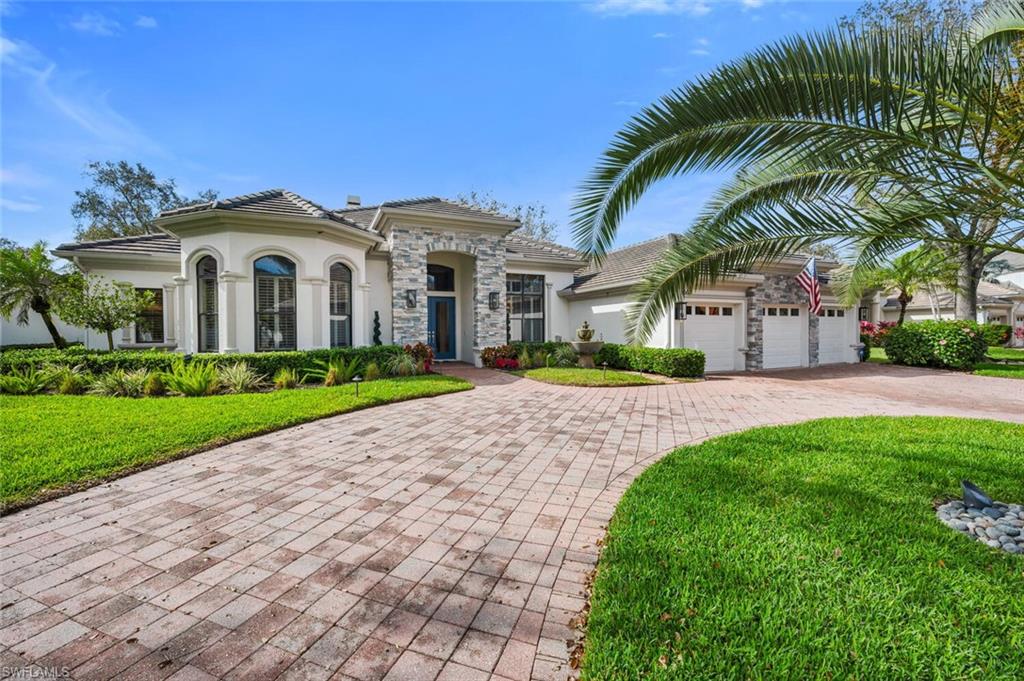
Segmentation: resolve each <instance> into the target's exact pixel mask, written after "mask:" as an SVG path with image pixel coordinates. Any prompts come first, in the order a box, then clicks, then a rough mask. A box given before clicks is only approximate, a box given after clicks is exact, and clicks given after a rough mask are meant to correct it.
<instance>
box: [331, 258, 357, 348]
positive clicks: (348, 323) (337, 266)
mask: <svg viewBox="0 0 1024 681" xmlns="http://www.w3.org/2000/svg"><path fill="white" fill-rule="evenodd" d="M336 271H338V272H340V271H344V272H345V273H346V274H347V275H348V280H347V281H339V282H337V283H339V284H348V296H347V299H346V300H345V301H344V303H345V309H346V310H347V311H346V312H345V313H344V314H336V313H335V295H334V291H335V286H334V285H335V283H336V282H335V280H334V273H335V272H336ZM352 280H353V275H352V268H351V267H349V266H348V265H347V264H346V263H344V262H341V261H340V260H339V261H337V262H334V263H331V266H330V267H329V268H328V269H327V333H328V343H329V344H330V347H332V348H350V347H352ZM335 321H342V322H344V328H345V335H346V336H347V338H348V342H347V343H336V342H335V337H334V322H335Z"/></svg>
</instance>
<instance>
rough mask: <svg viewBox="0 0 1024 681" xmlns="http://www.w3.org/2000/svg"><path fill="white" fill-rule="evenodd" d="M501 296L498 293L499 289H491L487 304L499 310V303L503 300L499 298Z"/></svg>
mask: <svg viewBox="0 0 1024 681" xmlns="http://www.w3.org/2000/svg"><path fill="white" fill-rule="evenodd" d="M500 297H501V294H500V293H498V292H497V291H491V292H490V293H488V294H487V305H488V306H489V307H490V308H491V309H492V310H497V309H498V304H499V303H500V302H501V301H500V300H499V298H500Z"/></svg>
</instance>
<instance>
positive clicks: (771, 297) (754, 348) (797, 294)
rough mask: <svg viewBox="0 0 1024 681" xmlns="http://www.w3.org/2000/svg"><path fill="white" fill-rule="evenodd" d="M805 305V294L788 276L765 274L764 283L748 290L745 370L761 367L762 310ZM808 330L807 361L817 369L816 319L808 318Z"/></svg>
mask: <svg viewBox="0 0 1024 681" xmlns="http://www.w3.org/2000/svg"><path fill="white" fill-rule="evenodd" d="M772 304H775V305H801V304H802V305H806V304H807V292H806V291H804V290H803V289H802V288H800V285H799V284H797V283H796V278H795V277H793V276H792V275H789V274H766V275H765V277H764V281H763V282H762V283H761V284H760V285H758V286H755V287H753V288H750V289H747V348H748V350H747V370H748V371H749V370H756V369H763V368H764V325H763V323H762V318H761V308H762V307H764V306H765V305H772ZM808 324H809V327H808V329H807V360H808V364H809V365H810V366H812V367H814V366H818V317H817V316H814V315H811V316H810V318H809V322H808Z"/></svg>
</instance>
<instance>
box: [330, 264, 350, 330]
mask: <svg viewBox="0 0 1024 681" xmlns="http://www.w3.org/2000/svg"><path fill="white" fill-rule="evenodd" d="M330 321H331V347H332V348H337V347H348V346H351V345H352V270H350V269H349V268H348V267H346V266H345V265H343V264H341V263H340V262H336V263H334V264H333V265H331V309H330Z"/></svg>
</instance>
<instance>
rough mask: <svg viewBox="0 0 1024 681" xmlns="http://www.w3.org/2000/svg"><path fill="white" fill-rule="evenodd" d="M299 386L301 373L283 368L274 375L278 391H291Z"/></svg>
mask: <svg viewBox="0 0 1024 681" xmlns="http://www.w3.org/2000/svg"><path fill="white" fill-rule="evenodd" d="M298 385H299V372H297V371H296V370H295V369H291V368H289V367H283V368H281V369H279V370H278V372H277V373H276V374H274V387H275V388H277V389H278V390H291V389H292V388H294V387H296V386H298Z"/></svg>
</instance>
